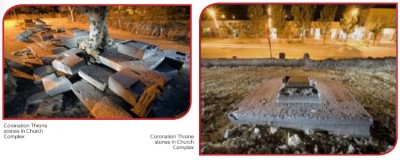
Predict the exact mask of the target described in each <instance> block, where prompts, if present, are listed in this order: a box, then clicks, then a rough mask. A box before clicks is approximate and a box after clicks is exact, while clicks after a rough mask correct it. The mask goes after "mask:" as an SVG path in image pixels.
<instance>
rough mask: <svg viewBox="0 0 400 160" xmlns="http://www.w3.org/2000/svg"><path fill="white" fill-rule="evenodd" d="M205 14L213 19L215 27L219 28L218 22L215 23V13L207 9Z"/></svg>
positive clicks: (211, 9)
mask: <svg viewBox="0 0 400 160" xmlns="http://www.w3.org/2000/svg"><path fill="white" fill-rule="evenodd" d="M207 13H208V15H210V17H211V18H212V19H213V21H214V24H215V27H216V28H219V25H218V21H217V16H216V14H217V13H216V11H215V10H214V9H213V8H209V9H207Z"/></svg>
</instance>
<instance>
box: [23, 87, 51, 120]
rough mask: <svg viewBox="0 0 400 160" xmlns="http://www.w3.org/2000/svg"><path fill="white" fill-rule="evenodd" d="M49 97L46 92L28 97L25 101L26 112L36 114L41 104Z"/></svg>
mask: <svg viewBox="0 0 400 160" xmlns="http://www.w3.org/2000/svg"><path fill="white" fill-rule="evenodd" d="M45 97H47V94H46V92H38V93H35V94H33V95H31V96H29V97H28V99H27V100H26V103H25V112H26V113H27V114H29V115H34V114H36V112H37V109H38V106H39V104H40V103H41V102H42V101H43V99H44V98H45Z"/></svg>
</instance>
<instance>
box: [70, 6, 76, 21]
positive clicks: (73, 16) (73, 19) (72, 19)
mask: <svg viewBox="0 0 400 160" xmlns="http://www.w3.org/2000/svg"><path fill="white" fill-rule="evenodd" d="M68 10H69V13H70V15H71V22H75V15H74V11H75V7H74V6H68Z"/></svg>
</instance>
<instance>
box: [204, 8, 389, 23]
mask: <svg viewBox="0 0 400 160" xmlns="http://www.w3.org/2000/svg"><path fill="white" fill-rule="evenodd" d="M334 5H337V4H334ZM247 6H248V5H243V4H237V5H215V6H213V7H215V8H216V9H218V12H219V13H224V14H225V15H226V17H227V18H226V19H232V15H235V19H238V20H248V19H249V17H248V16H247ZM291 6H292V5H284V8H285V9H286V14H287V15H288V18H287V20H292V19H293V16H291V15H290V9H291ZM316 6H317V8H316V11H315V12H314V15H313V20H318V19H319V17H320V15H319V11H320V10H321V9H322V8H323V6H324V5H316ZM345 6H346V5H338V10H337V12H336V16H335V21H339V20H340V18H341V16H342V15H343V11H344V9H345ZM359 7H360V8H396V5H359ZM202 19H203V20H205V19H207V16H202Z"/></svg>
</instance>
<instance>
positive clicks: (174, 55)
mask: <svg viewBox="0 0 400 160" xmlns="http://www.w3.org/2000/svg"><path fill="white" fill-rule="evenodd" d="M162 52H164V54H165V57H166V58H169V59H172V60H174V61H178V62H181V63H185V62H189V61H190V58H189V55H188V54H186V53H182V52H179V51H176V50H163V51H162Z"/></svg>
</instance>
